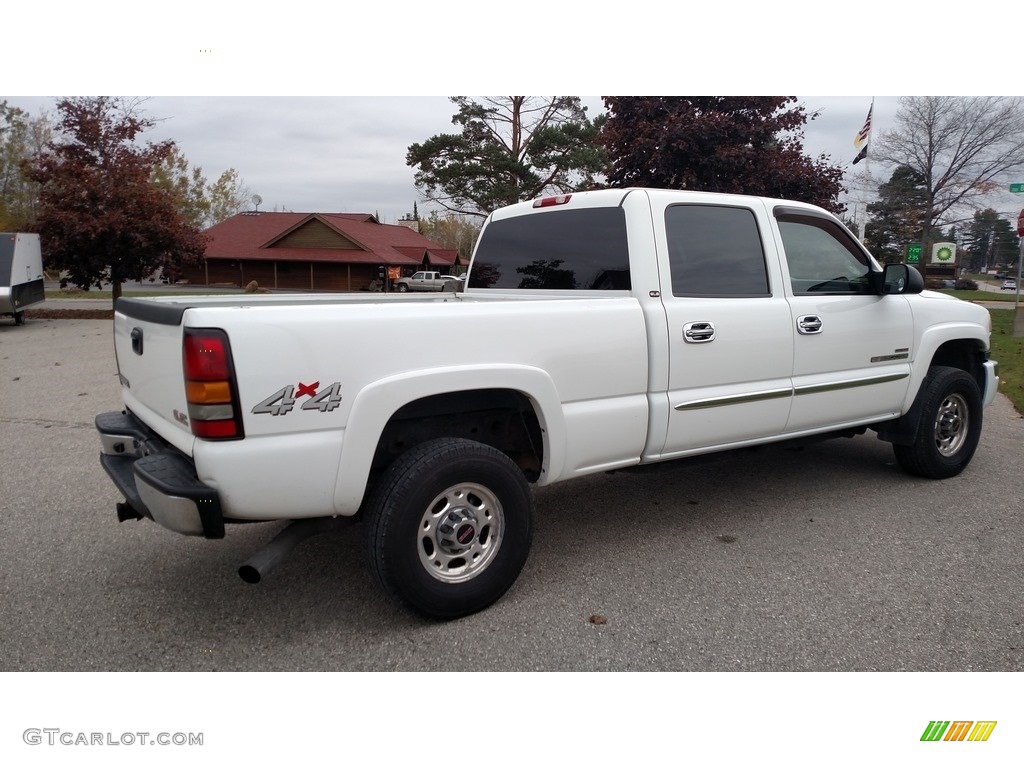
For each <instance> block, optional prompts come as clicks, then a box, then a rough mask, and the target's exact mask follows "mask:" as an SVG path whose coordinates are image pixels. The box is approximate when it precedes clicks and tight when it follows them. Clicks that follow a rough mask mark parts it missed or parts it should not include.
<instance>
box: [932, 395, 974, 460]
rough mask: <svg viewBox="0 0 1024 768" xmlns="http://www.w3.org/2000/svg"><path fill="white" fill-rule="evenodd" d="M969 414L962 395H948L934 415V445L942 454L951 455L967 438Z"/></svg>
mask: <svg viewBox="0 0 1024 768" xmlns="http://www.w3.org/2000/svg"><path fill="white" fill-rule="evenodd" d="M969 422H970V416H969V415H968V410H967V401H966V400H965V399H964V397H963V396H962V395H957V394H953V395H948V396H947V397H946V398H945V399H944V400H943V401H942V405H941V406H939V411H938V413H937V414H936V415H935V447H936V449H938V451H939V453H940V454H941V455H943V456H947V457H948V456H953V455H955V454H956V452H957V451H959V450H960V449H961V448H962V447H963V445H964V442H965V441H966V440H967V428H968V426H969Z"/></svg>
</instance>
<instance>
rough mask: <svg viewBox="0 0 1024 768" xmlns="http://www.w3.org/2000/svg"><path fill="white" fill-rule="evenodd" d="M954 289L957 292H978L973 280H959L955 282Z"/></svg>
mask: <svg viewBox="0 0 1024 768" xmlns="http://www.w3.org/2000/svg"><path fill="white" fill-rule="evenodd" d="M956 289H957V290H958V291H976V290H978V284H977V283H976V282H975V281H974V280H967V279H966V278H960V279H959V280H957V281H956Z"/></svg>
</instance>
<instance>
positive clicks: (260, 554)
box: [238, 517, 353, 584]
mask: <svg viewBox="0 0 1024 768" xmlns="http://www.w3.org/2000/svg"><path fill="white" fill-rule="evenodd" d="M352 522H353V519H352V518H350V517H340V518H335V517H314V518H308V519H304V520H295V521H293V522H291V523H289V524H288V525H287V526H286V527H285V528H284V529H283V530H281V531H280V532H278V534H277V536H275V537H274V538H273V539H271V540H270V541H269V542H267V543H266V544H265V545H264V546H263V547H262V548H260V549H259V550H258V551H257V552H255V553H254V554H253V556H252V557H250V558H249V559H248V560H246V561H245V562H244V563H242V565H241V567H240V568H239V569H238V575H239V576H241V577H242V581H244V582H246V583H247V584H259V583H260V581H262V580H263V577H264V576H266V575H267V574H268V573H270V572H271V571H272V570H273V569H274V568H275V567H277V564H278V563H280V562H281V561H282V560H283V559H284V558H285V556H287V555H288V553H289V552H291V551H292V550H293V549H294V548H295V546H296V545H297V544H299V543H300V542H302V541H305V540H306V539H308V538H309V537H310V536H313V535H314V534H317V533H323V532H324V531H330V530H335V529H337V528H341V527H344V526H347V525H351V524H352Z"/></svg>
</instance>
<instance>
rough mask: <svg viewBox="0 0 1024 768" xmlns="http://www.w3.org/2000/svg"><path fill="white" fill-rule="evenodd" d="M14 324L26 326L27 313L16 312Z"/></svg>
mask: <svg viewBox="0 0 1024 768" xmlns="http://www.w3.org/2000/svg"><path fill="white" fill-rule="evenodd" d="M14 324H15V325H24V324H25V313H24V312H15V313H14Z"/></svg>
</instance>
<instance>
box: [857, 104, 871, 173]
mask: <svg viewBox="0 0 1024 768" xmlns="http://www.w3.org/2000/svg"><path fill="white" fill-rule="evenodd" d="M874 108H875V102H874V101H873V100H872V102H871V106H870V107H868V117H867V119H866V120H865V121H864V127H863V128H861V129H860V131H859V132H858V133H857V135H856V136H854V137H853V146H855V147H856V148H857V149H859V150H860V152H859V153H858V154H857V156H856V157H855V158H853V164H854V165H856V164H857V163H859V162H860V161H861V160H863V159H864V158H866V157H867V156H868V137H869V136H871V111H872V110H873V109H874Z"/></svg>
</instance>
